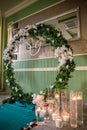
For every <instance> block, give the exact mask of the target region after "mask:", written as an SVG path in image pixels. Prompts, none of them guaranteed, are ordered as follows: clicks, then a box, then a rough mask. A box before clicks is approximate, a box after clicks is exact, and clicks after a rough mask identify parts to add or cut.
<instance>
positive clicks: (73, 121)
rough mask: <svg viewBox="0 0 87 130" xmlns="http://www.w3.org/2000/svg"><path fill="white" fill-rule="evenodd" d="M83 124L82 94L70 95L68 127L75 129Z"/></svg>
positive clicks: (74, 93) (73, 93)
mask: <svg viewBox="0 0 87 130" xmlns="http://www.w3.org/2000/svg"><path fill="white" fill-rule="evenodd" d="M82 124H83V95H82V92H73V91H71V93H70V125H71V127H74V128H76V127H77V126H78V125H82Z"/></svg>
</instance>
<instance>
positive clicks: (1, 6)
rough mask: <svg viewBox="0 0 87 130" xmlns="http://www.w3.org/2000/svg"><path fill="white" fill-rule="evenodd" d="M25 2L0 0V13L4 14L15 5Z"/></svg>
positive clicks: (20, 0) (22, 0)
mask: <svg viewBox="0 0 87 130" xmlns="http://www.w3.org/2000/svg"><path fill="white" fill-rule="evenodd" d="M24 1H25V0H0V11H1V13H2V14H3V13H5V12H6V11H8V10H9V9H12V8H13V7H15V6H16V5H18V4H20V3H21V2H24Z"/></svg>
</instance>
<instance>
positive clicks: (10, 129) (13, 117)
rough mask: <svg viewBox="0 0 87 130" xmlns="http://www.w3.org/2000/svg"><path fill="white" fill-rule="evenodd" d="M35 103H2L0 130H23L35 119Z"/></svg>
mask: <svg viewBox="0 0 87 130" xmlns="http://www.w3.org/2000/svg"><path fill="white" fill-rule="evenodd" d="M34 107H35V106H34V105H33V104H21V103H20V102H15V103H13V104H10V103H5V104H3V105H0V130H21V128H23V127H25V126H26V124H27V123H30V122H32V121H34V120H35V111H34Z"/></svg>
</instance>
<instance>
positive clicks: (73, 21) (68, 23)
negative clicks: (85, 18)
mask: <svg viewBox="0 0 87 130" xmlns="http://www.w3.org/2000/svg"><path fill="white" fill-rule="evenodd" d="M62 24H63V26H64V28H65V30H69V29H73V28H77V19H76V18H74V19H70V20H67V21H63V22H62Z"/></svg>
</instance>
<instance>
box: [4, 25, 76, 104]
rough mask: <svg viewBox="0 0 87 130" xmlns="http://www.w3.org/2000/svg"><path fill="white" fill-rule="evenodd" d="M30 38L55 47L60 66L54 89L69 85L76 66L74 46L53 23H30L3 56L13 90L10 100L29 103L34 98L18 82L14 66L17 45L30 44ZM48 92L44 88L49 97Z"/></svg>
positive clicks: (16, 35) (19, 32) (8, 46)
mask: <svg viewBox="0 0 87 130" xmlns="http://www.w3.org/2000/svg"><path fill="white" fill-rule="evenodd" d="M29 38H33V39H34V38H38V39H39V41H40V43H42V40H43V41H44V42H45V44H50V45H51V46H53V48H54V51H55V53H54V54H55V58H57V60H58V66H57V76H56V80H55V82H54V83H53V89H52V90H54V88H57V89H58V90H59V91H61V90H63V89H65V88H66V86H68V81H69V78H71V72H73V71H74V68H75V62H74V60H73V51H72V48H71V47H70V45H69V44H68V43H67V40H66V39H65V38H64V37H63V35H62V33H61V32H60V31H59V30H57V29H55V28H54V27H52V26H51V25H45V24H39V25H29V26H26V27H25V28H24V29H20V30H19V31H18V32H17V33H16V34H15V35H14V36H13V38H12V39H11V41H9V43H8V44H7V48H6V49H5V50H4V56H3V57H4V71H5V79H6V80H5V81H6V85H7V86H8V87H9V88H10V90H11V98H10V99H9V100H10V101H15V100H20V101H23V102H28V103H29V102H31V101H32V99H33V97H32V96H31V95H32V93H31V94H28V93H24V92H23V90H22V88H21V86H20V85H19V84H18V83H17V82H16V79H15V75H14V68H13V66H12V58H13V56H14V49H15V46H16V45H17V46H19V45H20V44H22V43H24V42H25V44H28V39H29ZM44 39H45V40H44ZM47 92H48V88H46V89H45V90H44V93H45V94H44V95H45V97H47Z"/></svg>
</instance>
